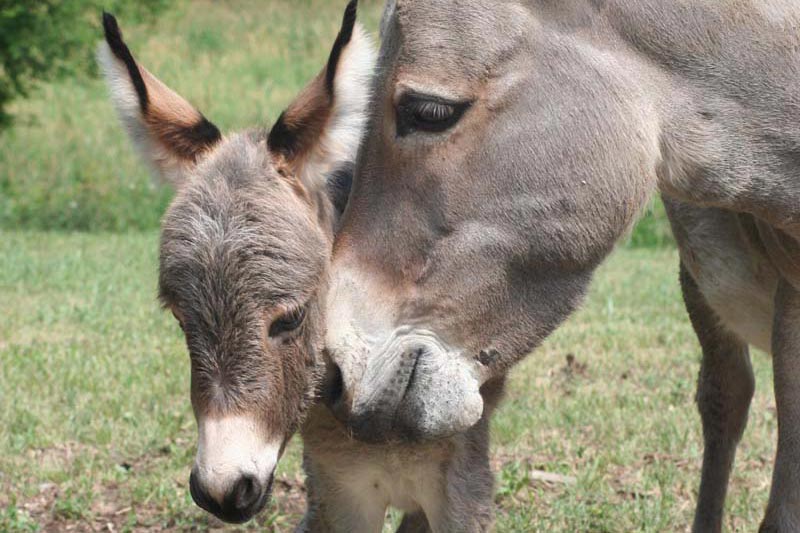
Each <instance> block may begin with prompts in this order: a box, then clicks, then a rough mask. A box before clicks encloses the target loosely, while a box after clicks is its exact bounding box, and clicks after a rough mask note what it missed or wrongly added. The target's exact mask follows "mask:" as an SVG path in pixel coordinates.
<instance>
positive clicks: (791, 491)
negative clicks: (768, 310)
mask: <svg viewBox="0 0 800 533" xmlns="http://www.w3.org/2000/svg"><path fill="white" fill-rule="evenodd" d="M772 366H773V372H774V380H775V404H776V407H777V410H778V453H777V455H776V458H775V469H774V470H773V472H772V489H771V490H770V494H769V505H767V513H766V516H765V518H764V522H763V523H762V524H761V529H760V531H761V532H762V533H773V532H781V533H785V532H789V531H800V292H798V290H797V288H795V287H794V286H793V285H792V284H790V283H789V282H787V281H785V280H781V281H780V282H779V283H778V290H777V292H776V293H775V319H774V322H773V329H772Z"/></svg>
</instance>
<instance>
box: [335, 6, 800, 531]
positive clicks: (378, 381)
mask: <svg viewBox="0 0 800 533" xmlns="http://www.w3.org/2000/svg"><path fill="white" fill-rule="evenodd" d="M390 6H392V7H391V9H390V10H387V13H386V15H385V17H384V22H383V24H382V31H383V34H384V40H383V47H382V50H381V54H380V60H379V68H378V72H379V75H378V79H377V80H376V83H375V87H376V94H375V100H376V101H375V105H374V106H373V108H372V115H371V118H370V121H369V131H368V134H367V136H366V141H365V143H364V145H363V147H362V150H361V153H360V157H359V164H358V167H357V171H356V175H355V179H354V183H353V192H352V194H351V197H350V205H349V207H348V210H347V212H346V213H345V216H344V219H343V220H342V224H341V230H340V232H339V234H338V236H337V243H336V245H335V248H334V256H333V265H332V268H331V283H330V292H329V298H328V302H327V304H328V316H327V320H328V333H327V337H326V339H327V340H326V345H327V347H328V349H329V352H330V353H331V355H332V358H333V360H334V361H335V363H336V364H337V365H338V366H339V367H340V368H341V372H342V376H343V378H344V391H343V394H342V396H341V399H340V401H339V403H338V405H337V406H336V409H337V413H338V414H339V416H340V417H341V418H342V419H343V420H346V421H349V423H351V425H352V427H353V429H354V431H355V432H356V434H357V436H359V437H360V438H364V439H367V440H371V441H374V442H381V441H396V440H407V439H415V440H416V439H422V440H425V439H436V438H452V436H453V435H458V434H459V433H460V432H464V431H468V430H469V429H468V428H469V427H471V424H473V423H475V422H476V421H477V420H478V417H477V416H474V415H470V416H468V417H463V418H459V416H460V414H463V413H466V412H470V413H471V412H472V405H473V404H474V401H475V394H474V391H475V390H477V387H479V386H480V385H481V384H483V383H486V382H487V381H489V380H492V379H495V378H497V377H499V376H503V375H505V374H506V372H507V371H508V369H509V368H510V367H512V366H513V365H514V364H515V363H516V362H517V361H519V360H520V359H521V358H523V357H525V356H526V355H527V354H528V353H529V352H530V351H531V350H532V349H534V348H535V347H536V346H538V345H539V344H540V343H541V341H542V340H543V339H544V338H546V337H547V336H548V335H549V334H550V333H551V332H552V331H553V330H554V329H555V328H556V327H557V326H558V325H559V324H560V323H561V322H562V321H563V320H564V319H566V318H567V317H568V316H569V315H570V314H571V313H572V312H573V311H574V309H575V308H576V307H577V306H578V305H579V304H580V302H581V301H582V299H583V296H584V294H585V292H586V289H587V286H588V284H589V282H590V280H591V277H592V274H593V272H594V270H595V268H596V267H597V266H598V265H599V264H600V263H601V262H602V260H603V259H604V258H605V257H606V256H607V255H608V254H609V253H610V252H611V250H612V249H613V247H614V245H615V243H616V242H617V241H618V240H619V238H620V237H621V236H622V235H624V234H625V233H626V231H627V230H628V229H629V228H630V226H631V224H632V223H633V221H634V219H635V217H636V215H637V213H639V212H640V211H641V209H642V208H643V206H644V205H645V203H646V201H647V199H648V198H649V197H650V196H651V195H652V194H653V193H655V192H656V191H660V192H661V193H662V194H663V195H664V196H665V197H666V198H667V201H668V202H669V204H670V206H671V207H670V211H669V212H670V217H671V220H672V222H673V226H674V227H675V228H676V234H677V237H678V242H679V244H680V248H681V258H682V262H683V264H684V269H685V273H684V275H683V278H684V290H685V292H686V300H687V307H688V308H689V311H690V314H691V315H692V320H693V323H694V325H695V328H696V329H697V330H698V336H699V337H700V340H701V344H702V346H703V353H704V362H703V369H702V371H701V377H700V381H699V391H698V403H699V406H700V410H701V414H702V416H703V422H704V436H705V440H706V449H707V452H706V456H705V460H704V468H703V480H702V483H701V494H700V500H699V506H698V511H697V516H696V520H695V530H696V531H718V530H719V528H720V524H721V512H722V503H723V501H724V496H725V486H726V485H727V478H728V474H729V471H730V466H731V464H732V461H733V455H734V453H735V447H736V442H737V441H738V439H739V436H740V435H741V431H742V429H743V427H744V423H745V420H746V412H747V406H748V403H749V396H750V395H751V394H752V377H751V376H750V373H749V372H750V370H749V363H748V359H747V348H746V346H747V344H749V343H754V344H756V345H757V346H761V347H764V348H767V349H770V350H771V351H772V353H773V357H774V361H775V384H776V398H777V405H778V418H779V426H780V431H779V439H778V440H779V445H778V449H779V451H778V456H777V460H776V466H775V472H774V475H773V488H772V492H771V496H770V504H769V507H768V509H767V514H766V518H765V521H764V524H763V526H762V529H763V530H764V531H794V530H796V529H797V528H798V527H800V474H798V472H800V470H798V468H797V465H798V464H800V440H798V439H797V437H796V435H797V434H798V433H800V429H798V428H800V412H796V411H797V409H796V406H798V405H800V386H798V384H800V381H798V380H797V379H796V377H795V376H797V375H798V373H799V372H800V369H798V368H795V367H796V366H797V365H796V359H797V358H796V354H797V350H798V349H800V346H798V342H800V341H798V339H797V338H796V337H797V335H795V334H794V332H795V331H796V330H797V325H798V322H797V313H798V309H800V303H798V301H800V299H798V298H797V294H796V291H797V288H798V287H800V244H798V239H800V207H798V206H800V178H799V177H798V170H800V62H798V50H800V31H798V28H800V5H799V4H797V3H796V2H789V1H781V0H774V1H770V2H757V1H738V0H737V1H734V0H727V1H718V0H696V1H692V2H679V1H667V2H665V1H663V0H635V1H634V0H604V1H598V0H562V1H558V2H555V1H552V0H492V1H489V2H487V1H483V0H441V1H438V2H419V1H414V0H397V1H396V2H390ZM408 89H413V90H415V91H416V92H424V93H431V94H434V95H436V96H438V97H439V98H447V99H450V100H453V101H469V102H471V106H470V108H469V109H468V110H467V111H466V112H465V114H464V115H463V117H462V118H461V120H460V121H459V122H458V123H457V124H456V125H454V126H453V127H452V128H450V129H449V130H447V131H445V132H442V133H424V132H416V133H412V134H410V135H406V136H404V135H400V134H399V133H398V132H397V131H396V125H395V120H396V117H397V116H398V113H399V111H398V110H397V109H394V107H395V104H396V102H397V101H398V99H399V98H400V97H401V96H402V94H403V93H404V92H406V91H407V90H408ZM403 338H406V339H408V342H404V341H402V339H403ZM421 339H422V340H421ZM428 339H433V340H428ZM386 350H401V351H402V353H400V354H399V357H398V354H397V353H395V352H386ZM408 354H412V355H411V356H409V355H408ZM407 357H411V358H412V359H414V360H415V361H416V362H415V364H414V369H415V371H414V372H412V373H408V372H405V371H404V370H403V368H404V367H403V366H402V365H395V364H385V363H386V362H391V361H401V360H405V358H407ZM420 361H421V362H422V364H421V363H420ZM442 368H447V369H448V371H447V373H446V375H447V376H451V377H448V378H446V379H445V378H444V377H442V376H443V375H444V374H442V373H440V372H439V370H440V369H442ZM395 374H396V376H395ZM452 376H457V378H452ZM725 376H727V377H725ZM487 406H488V407H491V405H490V404H489V403H485V407H484V408H486V407H487ZM717 452H719V455H718V454H717Z"/></svg>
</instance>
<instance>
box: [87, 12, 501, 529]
mask: <svg viewBox="0 0 800 533" xmlns="http://www.w3.org/2000/svg"><path fill="white" fill-rule="evenodd" d="M355 7H356V5H355V2H351V4H350V5H349V6H348V8H347V10H346V12H345V17H344V20H343V25H342V29H341V31H340V33H339V36H338V38H337V40H336V42H335V44H334V46H333V50H332V52H331V54H330V59H329V62H328V65H327V67H326V68H325V69H324V70H323V71H322V73H320V74H319V75H318V76H317V77H316V78H315V79H314V80H313V81H312V82H311V84H310V85H309V86H308V87H306V89H304V91H303V92H302V93H301V94H300V95H299V96H298V97H297V98H296V100H295V101H294V102H293V103H292V104H291V105H290V106H289V108H288V109H287V110H286V111H285V112H284V113H283V114H282V115H281V117H280V118H279V119H278V121H277V123H276V124H275V125H274V126H273V128H272V130H271V131H270V132H269V133H267V132H265V131H262V130H252V131H246V132H243V133H238V134H234V135H231V136H227V137H223V136H222V135H221V134H220V132H219V130H218V129H217V128H216V127H215V126H214V125H213V124H212V123H211V122H209V121H208V120H206V119H205V118H204V117H203V115H202V114H201V113H199V112H198V111H197V110H196V109H194V108H193V107H192V106H191V105H190V104H189V103H188V102H187V101H186V100H184V99H183V98H181V97H180V96H178V95H177V94H175V93H174V92H173V91H172V90H170V89H169V88H167V87H166V86H165V85H164V84H162V83H161V82H160V81H159V80H157V79H156V78H155V77H154V76H153V75H152V74H150V73H149V72H148V71H147V70H145V69H144V68H142V67H141V66H140V65H139V64H138V63H136V61H135V60H134V58H133V56H132V54H131V53H130V51H129V49H128V47H127V46H126V45H125V43H124V41H123V40H122V36H121V33H120V31H119V28H118V26H117V23H116V20H115V19H114V18H113V17H112V16H111V15H104V19H103V24H104V28H105V33H106V43H104V44H103V45H102V46H101V49H100V51H99V60H100V64H101V66H102V68H103V71H104V72H105V75H106V79H107V81H108V83H109V86H110V88H111V97H112V100H113V102H114V104H115V106H116V108H117V111H118V113H119V115H120V117H121V119H122V122H123V124H124V125H125V127H126V129H127V130H128V133H129V134H130V136H131V137H132V140H133V141H134V142H135V144H136V145H137V147H138V148H139V149H140V151H141V153H142V155H143V156H144V158H145V159H146V160H147V161H148V162H149V163H150V164H151V165H152V166H153V168H154V169H155V171H156V172H157V173H158V174H159V175H161V176H162V177H164V178H166V179H167V180H169V181H170V182H171V183H172V184H173V185H174V186H175V188H176V190H177V194H176V197H175V199H174V201H173V203H172V205H171V206H170V208H169V210H168V211H167V213H166V215H165V217H164V220H163V226H162V234H161V253H160V273H159V292H160V297H161V300H162V301H163V303H164V305H165V306H166V307H168V308H169V309H170V310H171V311H172V312H173V313H174V315H175V317H176V318H177V320H178V321H179V323H180V326H181V328H182V329H183V331H184V333H185V335H186V342H187V345H188V348H189V353H190V357H191V397H192V406H193V408H194V412H195V416H196V418H197V425H198V432H199V435H198V447H197V458H196V462H195V465H194V468H193V469H192V474H191V477H190V487H191V493H192V497H193V498H194V500H195V502H197V504H198V505H199V506H200V507H202V508H204V509H206V510H207V511H209V512H212V513H213V514H215V515H216V516H218V517H220V518H222V519H223V520H226V521H230V522H242V521H245V520H247V519H249V518H250V517H252V516H253V515H254V514H255V513H257V512H258V511H259V510H261V509H262V508H263V506H264V505H265V504H266V502H267V500H268V498H269V494H270V487H271V484H272V478H273V473H274V469H275V466H276V464H277V461H278V458H279V457H280V455H281V452H282V450H283V448H284V445H285V444H286V442H287V440H288V439H289V437H290V436H291V435H292V434H293V433H294V431H295V430H296V429H297V428H298V427H299V426H300V425H301V423H302V422H303V420H304V419H305V424H304V425H303V434H304V438H305V442H306V451H305V468H306V470H307V473H308V494H309V508H308V512H307V514H306V517H305V518H304V520H303V524H302V525H301V530H306V531H343V532H345V531H346V532H351V531H356V532H360V531H380V529H381V527H382V524H383V518H384V513H385V509H386V507H387V506H388V505H390V504H394V505H395V506H397V507H399V508H401V509H404V510H406V511H409V515H408V516H407V517H406V518H405V519H404V521H403V525H402V527H401V530H403V531H412V530H413V531H417V530H422V531H424V530H426V529H428V528H429V527H431V526H432V527H433V529H436V530H439V531H455V530H460V529H465V527H463V526H464V524H466V523H468V522H469V521H470V520H473V519H474V517H476V516H477V517H478V518H477V520H479V521H480V522H481V523H488V522H489V520H490V517H491V488H492V477H491V473H490V471H489V467H488V450H487V438H486V434H487V423H486V418H484V419H482V420H481V422H480V423H479V424H477V425H476V426H475V428H474V429H473V430H471V431H470V432H467V433H466V434H465V435H462V436H459V437H455V438H451V439H445V440H442V441H439V442H436V443H431V444H418V445H404V446H400V445H391V444H387V445H381V446H371V445H368V444H363V443H357V442H355V441H353V440H352V439H351V438H350V434H349V431H348V430H346V429H345V428H344V427H343V426H342V425H341V424H340V423H339V422H338V421H337V420H336V418H335V417H334V416H333V413H332V412H331V411H330V410H329V409H328V408H327V407H326V406H324V405H323V404H318V405H315V406H314V407H313V408H312V409H310V412H309V413H307V410H308V407H309V405H311V404H312V402H313V400H314V398H315V397H316V395H317V393H318V391H319V390H321V383H322V381H323V375H324V374H325V372H324V368H325V361H324V359H323V356H322V353H321V351H320V350H319V344H320V343H321V335H322V331H323V317H322V315H321V312H320V308H321V307H322V304H323V302H321V301H320V297H319V295H321V294H324V293H325V291H324V290H323V288H324V285H325V270H326V265H327V263H328V260H329V255H330V249H331V243H332V233H333V226H334V223H335V219H336V217H337V215H338V213H339V212H340V211H341V209H342V206H343V204H344V202H345V201H346V195H347V192H348V186H347V181H346V179H345V180H342V179H341V177H342V176H345V177H346V176H347V172H348V170H349V169H351V168H352V165H353V161H354V159H355V152H356V150H357V147H358V144H359V142H360V138H361V132H362V129H363V126H364V116H365V114H366V104H367V101H368V85H369V74H370V72H371V68H372V65H373V63H374V52H373V51H372V48H371V44H370V43H369V41H368V39H367V37H366V35H365V34H364V32H363V30H362V29H361V28H360V27H358V26H356V25H355ZM337 176H339V178H337ZM331 378H332V379H331V380H330V383H332V384H333V387H332V388H333V389H335V388H336V381H337V376H335V375H333V376H331ZM496 391H497V392H499V387H498V388H497V389H496ZM495 394H496V393H495ZM331 396H332V400H335V399H336V398H335V390H334V391H333V392H332V393H331ZM328 403H335V402H334V401H331V402H328ZM486 416H488V410H487V413H486ZM468 469H469V470H468ZM470 476H471V482H470V483H469V484H468V483H466V480H467V478H468V477H470ZM429 523H430V525H431V526H429V525H428V524H429Z"/></svg>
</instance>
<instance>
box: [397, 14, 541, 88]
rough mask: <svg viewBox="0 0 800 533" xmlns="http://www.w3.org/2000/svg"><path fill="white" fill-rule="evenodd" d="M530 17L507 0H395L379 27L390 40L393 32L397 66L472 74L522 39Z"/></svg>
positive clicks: (511, 48)
mask: <svg viewBox="0 0 800 533" xmlns="http://www.w3.org/2000/svg"><path fill="white" fill-rule="evenodd" d="M392 4H394V5H392ZM530 18H531V13H530V11H529V10H528V9H526V8H524V7H522V6H521V5H519V4H518V3H517V2H513V1H508V0H441V1H438V2H419V1H415V0H396V2H391V3H390V4H389V5H387V12H386V13H385V21H384V26H385V27H384V31H385V32H386V34H387V37H389V38H390V39H389V40H390V41H391V40H393V39H391V37H392V31H393V30H397V31H398V34H397V35H396V37H398V39H397V40H396V41H395V44H396V45H399V47H400V55H399V58H398V59H399V64H400V65H401V66H402V65H410V66H411V67H413V68H414V69H425V68H428V67H430V68H431V69H434V72H438V73H439V76H440V77H441V76H442V74H443V72H444V73H447V75H449V76H459V75H460V76H464V77H475V76H480V75H482V74H485V73H486V69H491V67H492V66H493V65H495V64H497V63H499V62H501V61H502V60H503V59H505V58H506V57H507V56H508V55H509V54H510V53H512V51H513V50H514V48H516V47H517V46H518V45H519V44H520V42H522V41H523V40H525V36H526V29H527V31H529V30H530V28H531V23H530ZM393 23H394V24H393ZM443 61H445V62H446V63H447V65H446V67H447V68H446V69H442V66H443V65H442V62H443Z"/></svg>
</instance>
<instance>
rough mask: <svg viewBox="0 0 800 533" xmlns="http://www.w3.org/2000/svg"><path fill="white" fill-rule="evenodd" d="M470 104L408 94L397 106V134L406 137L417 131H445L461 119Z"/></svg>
mask: <svg viewBox="0 0 800 533" xmlns="http://www.w3.org/2000/svg"><path fill="white" fill-rule="evenodd" d="M469 105H470V103H469V102H445V101H442V100H439V99H436V98H432V97H426V96H418V95H406V96H404V97H403V98H402V99H401V100H400V103H399V104H398V106H397V134H398V135H399V136H401V137H404V136H406V135H409V134H411V133H414V132H415V131H424V132H428V133H440V132H442V131H445V130H447V129H449V128H451V127H452V126H454V125H455V124H456V123H457V122H458V121H459V120H460V119H461V117H462V115H463V114H464V112H465V111H466V110H467V108H469Z"/></svg>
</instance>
